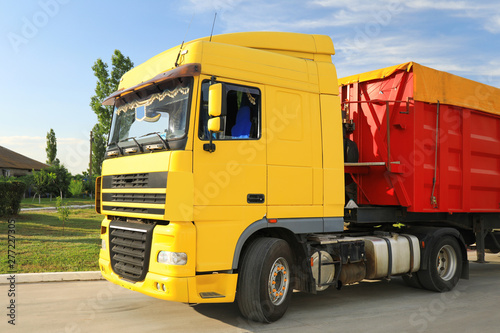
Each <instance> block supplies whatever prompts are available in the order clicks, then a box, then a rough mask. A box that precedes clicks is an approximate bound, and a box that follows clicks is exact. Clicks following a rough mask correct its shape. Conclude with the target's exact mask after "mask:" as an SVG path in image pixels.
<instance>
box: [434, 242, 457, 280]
mask: <svg viewBox="0 0 500 333" xmlns="http://www.w3.org/2000/svg"><path fill="white" fill-rule="evenodd" d="M436 265H437V271H438V275H439V276H440V277H441V279H443V280H445V281H449V280H451V279H452V278H453V276H455V272H456V271H457V254H456V252H455V249H454V248H453V247H452V246H451V245H445V246H443V247H442V248H441V249H440V250H439V252H438V257H437V260H436Z"/></svg>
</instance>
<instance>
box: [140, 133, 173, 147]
mask: <svg viewBox="0 0 500 333" xmlns="http://www.w3.org/2000/svg"><path fill="white" fill-rule="evenodd" d="M151 134H156V135H157V136H158V137H159V138H160V140H161V142H162V143H163V148H165V149H168V150H170V146H169V144H168V141H167V140H165V139H164V138H162V137H161V135H160V132H151V133H148V134H144V135H143V136H141V138H142V137H145V136H148V135H151Z"/></svg>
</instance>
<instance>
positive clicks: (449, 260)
mask: <svg viewBox="0 0 500 333" xmlns="http://www.w3.org/2000/svg"><path fill="white" fill-rule="evenodd" d="M428 267H429V268H428V269H427V270H425V271H419V272H417V276H418V279H419V281H420V283H421V284H422V286H423V287H424V288H425V289H428V290H434V291H438V292H443V291H449V290H452V289H453V288H454V287H455V286H456V284H457V283H458V280H459V279H460V275H461V273H462V252H461V250H460V245H459V244H458V242H457V239H456V238H455V237H452V236H445V237H443V238H441V239H440V240H438V241H437V242H436V243H435V244H434V246H433V248H432V249H431V253H430V256H429V266H428Z"/></svg>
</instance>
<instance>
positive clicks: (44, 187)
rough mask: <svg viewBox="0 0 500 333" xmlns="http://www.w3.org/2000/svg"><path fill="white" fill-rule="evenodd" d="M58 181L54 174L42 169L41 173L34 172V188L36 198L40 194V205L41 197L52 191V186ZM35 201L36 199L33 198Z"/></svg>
mask: <svg viewBox="0 0 500 333" xmlns="http://www.w3.org/2000/svg"><path fill="white" fill-rule="evenodd" d="M55 179H56V175H55V174H54V173H52V172H49V171H47V170H46V169H42V170H40V171H38V172H37V171H35V170H33V181H34V183H33V187H34V188H35V191H36V193H35V196H36V194H38V203H40V196H41V195H42V194H43V193H47V192H48V191H49V189H50V185H51V184H52V183H53V182H54V180H55ZM33 199H34V197H33Z"/></svg>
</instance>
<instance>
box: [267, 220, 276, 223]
mask: <svg viewBox="0 0 500 333" xmlns="http://www.w3.org/2000/svg"><path fill="white" fill-rule="evenodd" d="M267 221H268V222H269V223H276V222H278V219H269V220H267Z"/></svg>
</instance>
